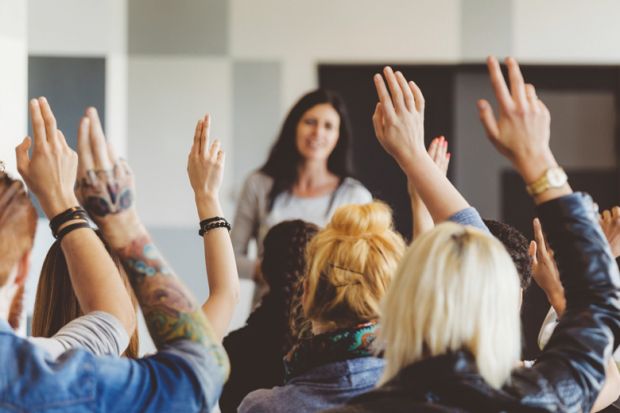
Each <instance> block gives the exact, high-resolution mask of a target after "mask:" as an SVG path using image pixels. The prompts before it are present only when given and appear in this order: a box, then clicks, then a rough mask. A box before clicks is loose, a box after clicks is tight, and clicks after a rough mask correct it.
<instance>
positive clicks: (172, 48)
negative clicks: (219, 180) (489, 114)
mask: <svg viewBox="0 0 620 413" xmlns="http://www.w3.org/2000/svg"><path fill="white" fill-rule="evenodd" d="M618 16H620V2H619V1H617V0H593V1H587V2H586V1H583V0H544V1H541V0H502V1H493V0H382V1H376V0H313V1H301V0H260V1H258V0H175V1H171V0H54V1H49V0H0V159H1V160H3V161H4V162H5V163H6V164H7V167H8V170H9V171H12V172H14V171H15V156H14V147H15V145H16V144H17V143H19V142H20V141H21V139H23V137H24V136H25V135H26V134H27V133H29V131H28V114H27V101H28V99H29V98H32V97H37V96H41V95H45V96H47V97H48V99H49V100H50V102H51V104H52V107H53V109H54V110H55V112H56V115H57V118H58V123H59V126H60V128H61V129H62V130H63V131H64V133H65V135H66V136H67V138H68V139H69V142H70V143H71V144H72V145H74V144H75V139H76V129H77V122H78V119H79V118H80V116H81V114H82V112H83V111H84V109H85V108H86V106H89V105H93V106H96V107H97V108H98V109H99V111H100V114H101V115H102V116H103V118H104V123H105V131H106V135H107V137H108V139H110V140H111V141H112V142H113V143H114V145H115V146H116V148H117V149H118V151H119V152H120V153H121V154H122V155H123V156H125V157H126V158H127V159H128V160H129V162H130V165H131V166H132V168H133V170H134V172H135V175H136V181H137V189H138V208H139V211H140V214H141V216H142V217H143V219H144V221H145V222H146V224H147V226H148V228H149V229H150V231H151V232H152V234H153V235H154V237H155V240H156V242H157V244H158V245H159V246H160V247H161V249H162V250H163V251H164V253H165V256H166V257H167V258H168V259H169V261H170V262H171V264H172V265H173V267H174V268H175V269H176V270H177V272H178V273H179V274H180V276H181V277H182V278H183V279H184V280H185V281H186V282H187V283H188V284H189V285H190V287H191V289H192V290H193V291H194V292H195V294H196V295H197V296H198V298H199V299H200V300H203V299H204V298H205V297H206V296H207V294H208V289H207V282H206V275H205V270H204V257H203V250H202V248H203V246H202V242H201V240H200V239H199V238H198V237H197V235H196V233H197V228H198V218H197V214H196V212H195V206H194V200H193V196H192V192H191V188H190V186H189V181H188V179H187V176H186V169H185V168H186V160H187V154H188V151H189V148H190V145H191V139H192V136H193V130H194V126H195V122H196V120H197V119H198V118H199V117H200V116H202V115H203V114H204V113H205V112H207V111H208V112H210V113H211V114H212V117H213V128H212V131H213V136H215V137H218V138H220V139H221V140H222V141H223V146H224V149H225V150H226V151H227V159H226V162H227V165H226V175H225V182H224V187H223V191H222V200H223V204H224V208H225V213H226V216H227V217H230V218H232V216H233V214H234V208H235V203H236V198H237V195H238V193H239V191H240V187H241V184H242V183H243V180H244V179H245V177H246V176H247V174H248V173H250V172H251V171H253V170H254V169H256V168H257V167H258V166H260V165H261V164H262V163H263V162H264V161H265V159H266V156H267V153H268V151H269V148H270V145H271V143H272V142H273V140H274V139H275V136H276V135H277V132H278V130H279V127H280V125H281V122H282V121H283V119H284V116H285V114H286V113H287V111H288V109H289V108H290V106H291V105H292V104H293V103H294V102H295V101H296V100H297V98H299V97H300V96H301V95H302V94H303V93H305V92H307V91H309V90H310V89H313V88H316V87H318V86H325V87H329V88H333V89H336V90H338V91H340V92H341V94H342V95H343V97H344V99H345V102H346V103H347V105H348V106H349V111H350V115H351V118H352V123H353V131H354V154H355V163H356V167H357V172H358V176H359V178H360V180H361V181H362V182H363V183H364V184H365V185H366V186H367V187H368V188H369V189H370V190H371V191H372V192H373V195H375V196H376V197H379V198H381V199H384V200H386V201H387V202H388V203H390V205H392V207H393V208H394V210H395V215H396V220H397V225H398V228H399V229H400V230H401V231H402V232H403V233H404V234H405V235H407V236H408V235H409V228H410V220H411V218H410V213H409V207H408V204H407V202H408V200H407V195H406V189H405V180H404V176H402V174H401V173H400V172H399V171H398V169H397V168H396V166H395V165H394V163H393V162H392V161H391V160H390V159H389V158H388V157H387V155H385V154H384V153H383V151H381V150H380V148H379V146H378V145H377V143H376V142H375V140H374V136H373V134H372V125H371V120H370V117H371V114H372V110H373V109H374V104H375V102H376V97H375V92H374V89H373V86H372V80H371V76H372V74H373V73H375V72H376V71H378V70H380V68H381V67H382V66H383V65H386V64H390V65H393V66H394V67H396V68H398V69H400V70H402V71H403V72H404V73H405V75H406V76H408V77H411V78H412V79H413V80H415V81H416V82H418V84H419V85H420V86H421V88H422V90H423V92H424V94H425V96H426V100H427V114H426V118H427V139H428V140H430V139H431V138H432V137H433V136H434V135H438V134H443V135H445V136H446V137H447V139H448V141H449V142H450V150H451V152H452V153H453V157H452V164H451V167H450V172H449V174H450V177H451V179H452V180H453V182H454V183H455V184H456V185H457V187H458V188H459V189H460V190H461V191H462V192H463V193H464V195H465V196H466V197H467V198H468V200H469V201H470V203H472V205H474V206H476V207H477V208H478V209H479V210H480V212H481V214H482V215H483V217H485V218H492V219H498V220H504V221H506V222H508V223H510V224H513V225H515V226H517V227H518V228H519V229H521V230H522V231H523V232H524V233H526V234H527V235H528V236H529V237H531V229H530V222H531V218H532V215H533V209H532V206H531V204H530V201H529V199H528V197H527V196H526V195H525V191H524V189H523V183H522V182H521V181H520V178H518V177H517V176H516V175H515V174H514V173H512V172H511V170H510V168H509V165H508V164H507V163H506V162H505V161H504V160H503V159H501V158H500V157H499V156H498V155H497V154H496V153H495V151H494V150H493V148H492V147H491V145H490V144H489V143H488V142H487V141H486V139H485V137H484V133H483V130H482V127H481V126H480V124H479V121H478V117H477V112H476V107H475V102H476V100H477V99H479V98H491V97H492V94H491V90H490V85H489V83H488V79H487V77H486V72H485V67H484V59H485V57H486V56H487V55H489V54H494V55H497V56H499V57H505V56H508V55H511V56H514V57H516V58H517V59H518V60H519V61H520V62H521V63H522V65H523V68H524V73H525V77H526V80H528V81H530V82H532V83H534V84H535V85H536V86H537V89H538V94H539V96H540V97H541V98H542V99H543V100H544V101H545V103H546V104H547V106H548V107H549V108H550V110H551V113H552V148H553V150H554V152H555V153H556V156H557V158H558V161H559V163H560V164H561V165H563V166H564V167H565V168H566V169H567V172H568V174H569V176H570V180H571V183H572V184H573V187H574V188H575V189H578V190H586V191H588V192H590V193H591V194H592V195H593V197H594V198H595V200H596V201H597V202H598V203H599V205H600V206H601V208H608V207H610V206H611V205H615V204H618V203H619V199H618V198H619V196H618V192H619V184H618V149H617V148H618V147H619V145H618V144H617V143H618V139H619V137H620V135H619V131H618V126H617V125H618V122H617V119H618V116H617V114H618V102H619V101H620V100H619V99H618V98H619V97H620V95H619V94H620V44H619V39H620V25H618V24H617V20H618ZM51 242H52V237H51V234H50V231H49V228H48V226H47V220H45V219H44V218H43V217H42V219H41V222H40V225H39V228H38V234H37V239H36V243H35V252H34V256H33V260H34V262H33V264H34V265H33V268H32V274H31V276H30V281H29V286H28V291H29V297H31V298H30V301H29V303H30V304H29V305H30V306H31V303H32V297H33V294H34V290H35V288H36V282H37V276H38V272H39V270H40V265H41V262H42V259H43V256H44V254H45V253H46V251H47V249H48V248H49V245H50V243H51ZM252 289H253V286H252V284H251V282H249V281H242V301H241V305H240V306H239V310H238V313H237V315H236V316H235V321H234V323H233V324H234V326H233V327H238V326H240V325H242V323H243V321H244V320H245V317H246V316H247V314H248V312H249V310H250V298H249V297H251V294H252ZM524 312H526V313H527V312H530V313H531V314H530V317H528V320H536V319H537V318H536V317H538V318H539V319H540V320H542V318H543V317H544V313H545V312H546V308H545V304H544V295H542V292H540V291H539V290H537V289H536V288H532V290H531V291H530V292H528V294H527V296H526V306H525V309H524ZM532 323H533V324H532ZM530 324H531V325H526V326H525V330H526V336H527V337H528V343H531V342H532V340H533V337H534V335H535V333H536V332H537V328H538V326H536V325H534V324H536V322H535V321H534V322H530ZM528 351H530V352H534V351H535V350H534V349H530V350H528Z"/></svg>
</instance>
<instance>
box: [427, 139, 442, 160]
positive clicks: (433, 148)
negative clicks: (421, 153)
mask: <svg viewBox="0 0 620 413" xmlns="http://www.w3.org/2000/svg"><path fill="white" fill-rule="evenodd" d="M440 140H441V136H437V137H436V138H435V139H433V140H432V141H431V144H430V145H429V147H428V155H429V156H430V157H431V159H432V160H433V161H435V159H436V158H437V148H439V141H440Z"/></svg>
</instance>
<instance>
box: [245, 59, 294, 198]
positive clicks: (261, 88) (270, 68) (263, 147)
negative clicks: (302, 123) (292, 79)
mask: <svg viewBox="0 0 620 413" xmlns="http://www.w3.org/2000/svg"><path fill="white" fill-rule="evenodd" d="M280 77H281V67H280V63H278V62H254V61H236V62H234V64H233V88H234V92H233V95H234V101H233V107H234V116H233V119H234V129H233V136H234V148H233V151H234V162H233V163H234V189H235V192H237V193H238V191H239V190H240V187H241V185H242V184H243V180H244V179H245V177H246V176H247V175H248V174H249V173H250V172H251V171H253V170H254V169H256V168H258V167H259V166H260V165H262V164H263V163H264V162H265V160H266V159H267V155H268V153H269V149H270V147H271V145H272V144H273V142H274V141H275V138H276V136H277V134H278V132H279V129H280V126H281V123H282V122H283V121H284V119H283V118H282V114H281V109H280V92H281V90H280Z"/></svg>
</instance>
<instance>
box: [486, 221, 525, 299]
mask: <svg viewBox="0 0 620 413" xmlns="http://www.w3.org/2000/svg"><path fill="white" fill-rule="evenodd" d="M484 223H485V224H486V226H487V227H488V228H489V231H491V234H493V236H494V237H495V238H497V239H498V240H500V241H501V243H502V244H504V248H506V251H508V254H510V258H512V261H513V262H514V264H515V267H517V272H518V273H519V280H520V282H521V288H523V289H524V290H525V289H526V288H527V287H528V286H529V285H530V282H531V281H532V259H531V258H530V254H529V252H528V251H529V246H530V243H529V241H528V240H527V238H526V237H525V235H523V233H522V232H521V231H519V230H518V229H516V228H515V227H513V226H512V225H508V224H506V223H503V222H499V221H494V220H492V219H485V220H484Z"/></svg>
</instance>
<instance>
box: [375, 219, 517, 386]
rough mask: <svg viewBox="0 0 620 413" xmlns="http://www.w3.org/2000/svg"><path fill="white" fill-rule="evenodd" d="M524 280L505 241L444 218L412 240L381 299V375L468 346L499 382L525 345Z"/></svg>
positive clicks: (481, 368) (481, 369) (482, 372)
mask: <svg viewBox="0 0 620 413" xmlns="http://www.w3.org/2000/svg"><path fill="white" fill-rule="evenodd" d="M519 301H520V287H519V276H518V274H517V271H516V269H515V266H514V264H513V262H512V260H511V258H510V255H508V253H507V252H506V250H505V249H504V247H503V245H502V244H501V243H500V242H499V241H498V240H496V239H495V238H493V237H492V236H490V235H489V234H486V233H484V232H482V231H480V230H477V229H475V228H471V227H463V226H461V225H457V224H454V223H443V224H441V225H438V226H437V227H435V229H434V230H432V231H430V232H428V233H425V234H424V235H422V236H420V237H419V239H416V241H415V242H414V243H413V244H412V245H411V247H409V249H408V250H407V252H406V253H405V256H404V258H403V260H402V262H401V264H400V266H399V268H398V270H397V272H396V276H395V279H394V282H393V284H392V287H391V289H390V291H389V292H388V294H387V295H386V297H385V301H384V303H383V316H382V318H381V331H380V333H379V335H380V337H379V342H380V343H381V344H382V345H383V346H384V350H385V359H386V368H385V370H384V375H383V378H382V379H381V383H385V382H386V381H388V380H390V379H391V378H393V377H394V376H395V375H396V374H397V373H398V371H399V370H400V369H402V368H403V367H405V366H407V365H409V364H411V363H414V362H416V361H420V360H422V359H424V358H427V357H432V356H438V355H442V354H446V353H449V352H454V351H457V350H462V349H465V350H468V351H470V352H471V353H472V354H473V356H474V358H475V360H476V364H477V367H478V371H479V373H480V375H481V376H482V377H483V378H484V379H485V380H486V381H487V382H488V383H489V384H490V385H491V386H493V387H495V388H499V387H501V386H502V385H503V384H504V383H506V382H507V380H508V379H509V377H510V372H511V370H512V368H513V367H514V365H515V363H517V361H518V360H519V357H520V353H521V339H520V338H521V322H520V318H519Z"/></svg>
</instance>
